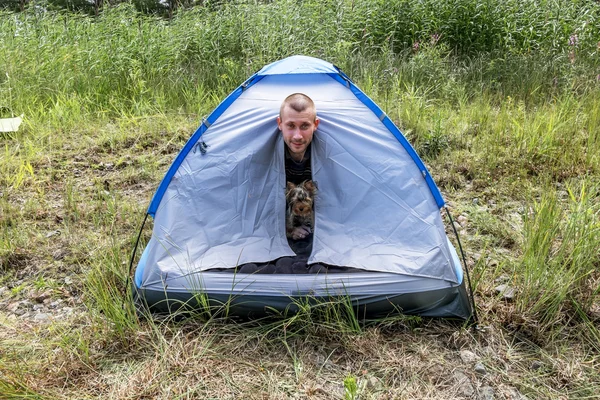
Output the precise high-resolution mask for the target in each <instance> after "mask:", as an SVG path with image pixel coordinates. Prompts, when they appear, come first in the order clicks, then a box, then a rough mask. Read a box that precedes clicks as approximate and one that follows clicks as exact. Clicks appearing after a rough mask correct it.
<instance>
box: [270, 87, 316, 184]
mask: <svg viewBox="0 0 600 400" xmlns="http://www.w3.org/2000/svg"><path fill="white" fill-rule="evenodd" d="M277 125H278V126H279V130H280V131H281V134H282V135H283V141H284V142H285V175H286V180H287V181H288V182H292V183H293V184H295V185H299V184H300V183H302V182H304V181H308V180H311V179H312V172H311V168H310V143H311V142H312V139H313V133H314V132H315V130H317V127H318V126H319V119H318V118H317V109H316V107H315V103H314V102H313V101H312V99H311V98H310V97H308V96H306V95H305V94H302V93H294V94H291V95H289V96H288V97H286V99H285V100H284V101H283V103H282V104H281V108H280V109H279V116H278V117H277Z"/></svg>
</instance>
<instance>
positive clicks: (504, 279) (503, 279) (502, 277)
mask: <svg viewBox="0 0 600 400" xmlns="http://www.w3.org/2000/svg"><path fill="white" fill-rule="evenodd" d="M509 280H510V276H508V275H506V274H502V275H500V276H499V277H497V278H496V279H494V283H505V282H508V281H509Z"/></svg>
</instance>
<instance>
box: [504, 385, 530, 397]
mask: <svg viewBox="0 0 600 400" xmlns="http://www.w3.org/2000/svg"><path fill="white" fill-rule="evenodd" d="M505 395H506V398H507V399H509V400H524V399H526V397H525V396H523V395H522V394H521V393H520V392H519V391H518V390H517V389H515V388H514V387H509V388H508V389H507V390H506V392H505Z"/></svg>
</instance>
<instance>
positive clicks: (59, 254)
mask: <svg viewBox="0 0 600 400" xmlns="http://www.w3.org/2000/svg"><path fill="white" fill-rule="evenodd" d="M67 254H68V251H66V250H65V249H58V250H55V251H54V253H52V258H54V259H55V260H56V261H60V260H62V259H64V258H65V257H66V255H67Z"/></svg>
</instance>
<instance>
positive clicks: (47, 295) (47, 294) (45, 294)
mask: <svg viewBox="0 0 600 400" xmlns="http://www.w3.org/2000/svg"><path fill="white" fill-rule="evenodd" d="M51 296H52V292H50V291H49V290H46V291H45V292H42V293H38V294H36V295H35V296H33V300H34V301H35V302H36V303H43V302H45V301H46V300H48V299H49V298H50V297H51Z"/></svg>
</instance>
